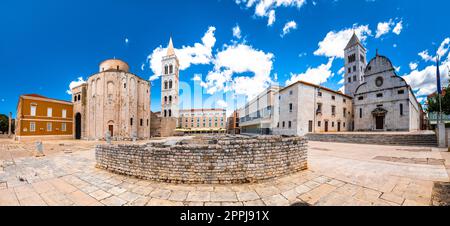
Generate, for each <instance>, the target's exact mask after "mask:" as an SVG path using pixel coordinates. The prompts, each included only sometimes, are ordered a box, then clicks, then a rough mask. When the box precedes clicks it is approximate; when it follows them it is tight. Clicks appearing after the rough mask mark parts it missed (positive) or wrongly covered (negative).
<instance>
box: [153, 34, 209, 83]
mask: <svg viewBox="0 0 450 226" xmlns="http://www.w3.org/2000/svg"><path fill="white" fill-rule="evenodd" d="M215 31H216V28H215V27H209V29H208V31H207V32H206V33H205V35H204V36H203V38H202V43H195V44H194V46H183V47H182V48H181V49H175V54H176V55H177V57H178V59H179V61H180V70H186V69H187V68H189V67H190V66H191V65H197V64H210V63H211V61H212V59H213V56H212V48H213V47H214V45H215V44H216V37H215V36H214V32H215ZM166 54H167V48H163V47H161V46H159V47H158V48H156V49H155V50H153V52H152V54H150V55H149V56H148V61H149V62H150V68H151V69H152V71H153V73H154V75H152V76H151V77H150V81H153V80H156V79H158V78H159V77H160V75H161V73H162V66H161V60H162V58H163V57H164V56H165V55H166Z"/></svg>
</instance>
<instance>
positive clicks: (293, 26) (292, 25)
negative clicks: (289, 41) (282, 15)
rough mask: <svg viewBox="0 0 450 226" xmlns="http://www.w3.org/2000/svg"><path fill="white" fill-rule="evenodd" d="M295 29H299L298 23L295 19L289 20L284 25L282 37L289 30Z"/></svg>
mask: <svg viewBox="0 0 450 226" xmlns="http://www.w3.org/2000/svg"><path fill="white" fill-rule="evenodd" d="M295 29H297V23H296V22H295V21H289V22H287V23H286V24H285V25H284V27H283V33H281V37H284V36H285V35H287V34H289V32H291V31H292V30H295Z"/></svg>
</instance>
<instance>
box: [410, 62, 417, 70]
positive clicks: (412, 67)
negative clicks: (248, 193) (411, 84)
mask: <svg viewBox="0 0 450 226" xmlns="http://www.w3.org/2000/svg"><path fill="white" fill-rule="evenodd" d="M418 66H419V65H418V64H417V63H415V62H411V63H409V68H410V69H411V71H414V70H416V69H417V67H418Z"/></svg>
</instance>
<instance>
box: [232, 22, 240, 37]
mask: <svg viewBox="0 0 450 226" xmlns="http://www.w3.org/2000/svg"><path fill="white" fill-rule="evenodd" d="M233 37H235V38H237V39H240V38H241V37H242V36H241V28H240V27H239V25H236V26H235V27H233Z"/></svg>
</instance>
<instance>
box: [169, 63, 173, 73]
mask: <svg viewBox="0 0 450 226" xmlns="http://www.w3.org/2000/svg"><path fill="white" fill-rule="evenodd" d="M169 73H170V74H172V73H173V65H172V64H171V65H170V66H169Z"/></svg>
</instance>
